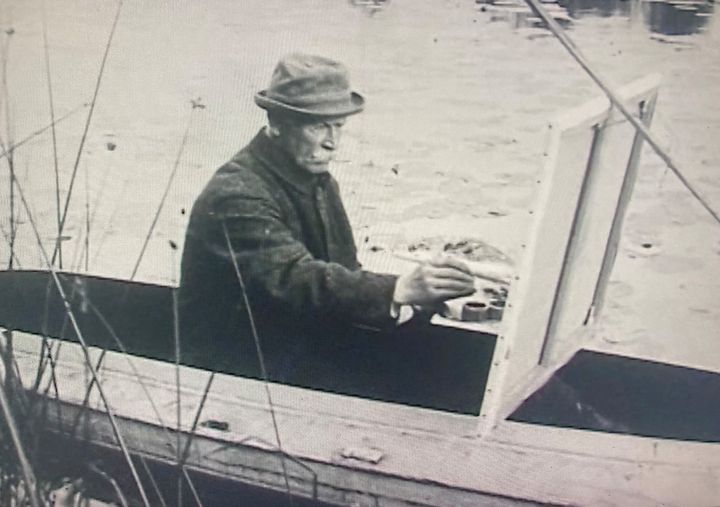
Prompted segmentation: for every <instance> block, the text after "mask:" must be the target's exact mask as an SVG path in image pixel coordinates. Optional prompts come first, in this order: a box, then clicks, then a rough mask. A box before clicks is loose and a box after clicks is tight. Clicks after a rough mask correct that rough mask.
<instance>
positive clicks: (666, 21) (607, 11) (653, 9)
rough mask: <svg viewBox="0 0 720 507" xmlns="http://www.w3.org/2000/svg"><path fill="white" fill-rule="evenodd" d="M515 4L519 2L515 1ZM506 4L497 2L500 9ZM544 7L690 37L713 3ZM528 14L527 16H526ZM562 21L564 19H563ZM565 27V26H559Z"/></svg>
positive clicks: (656, 0)
mask: <svg viewBox="0 0 720 507" xmlns="http://www.w3.org/2000/svg"><path fill="white" fill-rule="evenodd" d="M349 2H350V4H351V5H353V6H355V7H358V8H360V9H363V10H365V11H366V12H367V13H368V14H369V15H374V14H376V13H377V12H378V11H379V10H381V9H383V8H385V7H387V6H388V5H389V4H390V0H349ZM475 3H477V4H489V5H493V6H495V5H496V2H495V1H494V0H476V2H475ZM518 4H519V5H522V4H523V2H521V1H519V2H518ZM505 5H506V2H502V3H501V2H497V6H498V7H499V8H500V9H502V7H504V6H505ZM545 5H546V6H547V5H551V6H554V5H557V6H559V7H562V8H563V9H564V10H565V11H566V12H567V14H568V15H569V16H570V18H573V19H580V18H584V17H589V16H596V17H598V16H599V17H611V16H623V17H627V18H630V17H640V18H642V20H643V23H644V24H645V26H647V28H648V29H649V30H650V31H652V32H653V33H659V34H663V35H691V34H694V33H698V32H700V31H702V30H703V28H705V27H706V25H707V24H708V20H709V19H710V16H712V14H713V12H714V6H715V5H714V1H708V0H698V1H694V2H673V1H664V0H653V1H640V0H557V2H546V3H545ZM527 14H529V13H527ZM519 17H520V19H521V20H523V21H521V24H525V25H529V24H533V23H536V22H537V21H536V20H535V19H534V17H532V16H529V17H530V18H531V20H530V21H527V17H526V16H522V15H520V16H519ZM563 20H564V19H563ZM563 24H565V23H563Z"/></svg>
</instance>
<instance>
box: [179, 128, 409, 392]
mask: <svg viewBox="0 0 720 507" xmlns="http://www.w3.org/2000/svg"><path fill="white" fill-rule="evenodd" d="M226 232H227V237H226ZM228 242H229V244H228ZM231 251H232V255H234V258H235V260H236V262H237V267H238V269H239V272H240V276H241V277H242V280H243V282H244V285H245V287H246V294H247V296H248V300H249V303H250V309H251V311H252V316H253V318H254V321H255V324H256V325H257V330H258V334H259V335H260V338H261V344H262V348H263V350H264V352H265V356H266V359H267V363H268V368H269V369H271V370H272V371H271V372H270V373H271V377H273V378H275V379H278V380H283V378H284V377H285V376H286V375H287V374H289V373H290V372H292V371H293V370H294V369H297V368H298V367H299V366H302V363H303V361H304V360H305V358H306V357H309V356H308V355H310V356H312V355H314V354H316V353H320V352H322V350H323V349H325V348H328V347H330V348H331V347H332V346H333V343H332V342H333V339H334V337H336V336H338V335H339V334H342V333H343V332H344V330H345V329H347V328H348V326H350V325H360V326H368V327H376V328H389V327H391V326H393V325H394V320H393V319H392V318H391V316H390V304H391V301H392V293H393V290H394V286H395V280H396V277H394V276H391V275H381V274H375V273H370V272H368V271H363V270H361V269H360V264H359V263H358V260H357V256H356V248H355V244H354V240H353V236H352V231H351V228H350V224H349V222H348V218H347V215H346V213H345V209H344V207H343V204H342V201H341V199H340V194H339V189H338V185H337V182H336V181H335V179H334V178H333V177H332V176H331V175H329V174H320V175H315V174H312V173H310V172H308V171H306V170H304V169H302V168H300V167H298V166H297V165H296V164H295V163H294V162H293V161H292V160H291V159H290V157H289V156H288V155H287V154H286V153H284V152H283V151H282V150H280V149H279V148H278V147H276V146H275V145H274V144H273V142H272V141H271V140H270V139H269V138H268V137H267V136H266V135H265V134H264V133H263V132H260V133H259V134H258V135H257V136H255V138H254V139H253V140H252V141H251V142H250V144H249V145H248V146H247V147H245V148H244V149H243V150H241V151H240V152H239V153H238V154H237V155H236V156H235V157H233V159H232V160H231V161H229V162H228V163H227V164H225V165H223V166H222V167H221V168H220V169H219V170H218V171H217V172H216V173H215V175H214V176H213V177H212V179H211V180H210V182H209V183H208V184H207V186H206V187H205V189H204V190H203V191H202V193H201V194H200V196H199V197H198V199H197V201H196V202H195V204H194V206H193V210H192V214H191V216H190V223H189V225H188V229H187V234H186V239H185V248H184V252H183V258H182V279H181V286H180V296H179V302H180V304H179V307H180V317H181V335H182V338H183V348H184V351H183V356H184V357H186V358H189V359H190V362H191V363H195V364H198V365H199V366H204V367H208V368H214V369H218V370H221V371H232V372H235V373H241V374H247V375H251V376H257V375H258V374H259V370H258V367H257V366H258V364H257V353H256V350H255V344H254V340H253V338H252V335H251V333H250V327H249V316H248V311H247V307H246V305H245V303H244V298H243V294H242V291H241V289H240V282H239V280H238V274H237V273H236V270H235V267H234V265H233V262H232V257H231Z"/></svg>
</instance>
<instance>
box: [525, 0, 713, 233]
mask: <svg viewBox="0 0 720 507" xmlns="http://www.w3.org/2000/svg"><path fill="white" fill-rule="evenodd" d="M525 1H526V3H527V4H528V6H529V7H530V9H532V10H533V11H534V12H535V13H536V14H537V15H538V16H540V17H541V18H542V20H543V21H545V23H546V24H547V26H548V28H550V31H551V32H552V33H553V34H554V35H555V37H557V39H558V40H559V41H560V43H561V44H562V45H563V46H564V47H565V49H567V50H568V52H569V53H570V54H571V55H572V57H573V58H574V59H575V60H576V61H577V62H578V63H579V64H580V66H581V67H582V68H583V70H585V72H587V73H588V75H589V76H590V77H591V78H592V80H593V81H595V83H596V84H597V85H598V86H599V87H600V89H601V90H602V91H603V92H605V95H607V97H608V99H610V102H611V103H612V104H613V105H614V106H615V107H617V108H618V110H619V111H620V112H621V113H622V114H623V115H624V116H625V118H627V120H628V121H629V122H630V123H631V124H632V126H633V127H635V129H636V130H637V131H638V132H639V133H640V135H641V136H642V137H643V138H644V139H645V141H647V143H648V144H649V145H650V146H651V147H652V148H653V150H654V151H655V153H657V155H658V156H659V157H660V158H661V159H662V161H663V162H665V164H666V165H667V166H668V168H670V170H671V171H672V172H673V173H675V176H677V177H678V179H679V180H680V182H681V183H682V184H683V185H684V186H685V188H686V189H688V191H690V193H691V194H692V195H693V197H695V199H697V200H698V201H699V202H700V204H701V205H702V206H703V208H705V210H706V211H707V212H708V213H709V214H710V215H711V216H712V217H713V218H714V219H715V222H717V223H718V224H720V214H718V212H717V211H715V210H714V209H713V208H712V207H711V206H710V205H709V204H708V202H707V201H706V200H705V198H704V197H703V196H702V195H700V193H699V192H698V191H697V190H696V189H695V188H694V187H693V186H692V184H691V183H690V182H689V181H688V180H687V178H686V177H685V176H684V175H683V174H682V172H681V171H680V169H679V168H678V166H677V165H676V164H675V162H674V161H673V160H672V159H671V158H670V156H669V155H668V154H667V153H666V152H665V150H664V149H663V148H662V147H661V146H660V144H659V143H658V141H657V140H656V139H655V136H654V135H653V134H652V133H651V132H650V131H649V130H648V129H647V128H646V127H645V125H643V123H642V122H641V121H640V120H638V119H637V118H635V117H634V116H633V114H632V113H631V112H630V111H629V110H628V108H627V107H625V105H624V104H623V102H622V100H621V99H620V97H619V96H618V95H617V94H616V93H615V92H614V91H613V90H612V89H611V88H610V86H609V85H607V84H606V83H605V81H604V80H603V79H602V78H601V77H600V76H599V75H598V73H597V72H595V70H593V68H592V67H591V65H590V63H589V62H588V60H587V59H586V58H585V57H584V56H583V55H582V53H581V52H580V50H579V49H578V48H577V46H576V45H575V43H574V42H573V41H572V40H571V39H570V37H568V35H567V34H566V33H565V31H564V30H563V29H562V27H561V26H560V25H559V24H558V23H557V21H555V19H554V18H553V17H552V16H551V15H550V14H549V13H548V12H547V10H545V7H543V6H542V4H541V3H540V2H539V0H525Z"/></svg>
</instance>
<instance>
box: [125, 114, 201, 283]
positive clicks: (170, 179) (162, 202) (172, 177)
mask: <svg viewBox="0 0 720 507" xmlns="http://www.w3.org/2000/svg"><path fill="white" fill-rule="evenodd" d="M194 113H195V108H193V109H191V110H190V117H189V118H188V122H187V126H186V127H185V133H184V134H183V137H182V141H181V142H180V148H179V149H178V152H177V156H176V157H175V164H174V165H173V169H172V171H171V172H170V176H169V177H168V181H167V184H166V185H165V191H164V192H163V195H162V197H161V198H160V204H158V207H157V209H156V210H155V216H154V217H153V219H152V223H151V224H150V228H149V229H148V232H147V234H146V235H145V240H144V241H143V245H142V248H141V249H140V254H139V255H138V258H137V261H135V266H134V267H133V270H132V273H131V274H130V280H134V279H135V275H136V274H137V272H138V269H139V268H140V263H141V262H142V260H143V257H144V256H145V250H146V249H147V246H148V243H149V242H150V237H151V236H152V234H153V232H154V231H155V226H156V225H157V222H158V219H159V218H160V213H161V212H162V209H163V207H164V206H165V200H166V199H167V196H168V194H169V193H170V187H171V186H172V183H173V181H174V180H175V174H177V170H178V167H179V166H180V159H181V158H182V154H183V151H185V145H186V144H187V139H188V134H189V133H190V126H191V125H192V121H193V118H194V116H195V114H194Z"/></svg>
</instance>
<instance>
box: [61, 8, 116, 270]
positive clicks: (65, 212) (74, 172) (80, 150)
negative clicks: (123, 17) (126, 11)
mask: <svg viewBox="0 0 720 507" xmlns="http://www.w3.org/2000/svg"><path fill="white" fill-rule="evenodd" d="M122 5H123V2H122V0H119V1H118V7H117V11H116V12H115V19H114V20H113V24H112V28H111V29H110V36H109V37H108V41H107V43H106V44H105V52H104V53H103V57H102V62H101V63H100V71H99V72H98V77H97V81H96V82H95V91H94V93H93V98H92V100H91V101H90V111H88V116H87V119H86V120H85V129H84V130H83V134H82V137H81V138H80V146H79V147H78V152H77V156H76V157H75V165H73V170H72V175H71V176H70V185H69V187H68V191H67V195H66V196H65V206H64V208H63V213H62V217H61V218H60V227H59V228H58V237H57V240H56V241H55V248H54V249H53V254H52V259H51V261H50V262H51V265H53V266H54V265H55V259H56V257H57V254H58V249H59V248H60V237H61V236H62V233H63V230H64V228H65V221H66V220H67V215H68V208H69V207H70V199H71V197H72V192H73V188H74V186H75V177H76V176H77V170H78V167H79V166H80V159H81V158H82V154H83V148H84V147H85V140H86V139H87V135H88V131H89V130H90V122H91V121H92V117H93V113H94V112H95V103H96V102H97V98H98V92H99V91H100V83H101V82H102V77H103V74H104V73H105V64H106V63H107V57H108V53H109V52H110V46H111V44H112V40H113V36H114V35H115V29H116V28H117V24H118V20H119V19H120V12H121V10H122Z"/></svg>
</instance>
